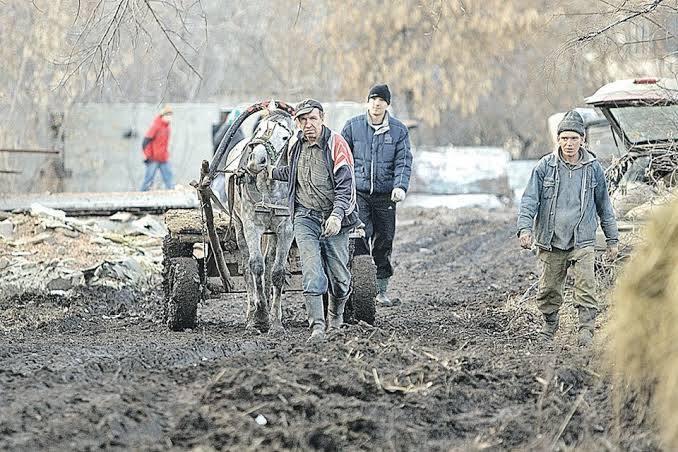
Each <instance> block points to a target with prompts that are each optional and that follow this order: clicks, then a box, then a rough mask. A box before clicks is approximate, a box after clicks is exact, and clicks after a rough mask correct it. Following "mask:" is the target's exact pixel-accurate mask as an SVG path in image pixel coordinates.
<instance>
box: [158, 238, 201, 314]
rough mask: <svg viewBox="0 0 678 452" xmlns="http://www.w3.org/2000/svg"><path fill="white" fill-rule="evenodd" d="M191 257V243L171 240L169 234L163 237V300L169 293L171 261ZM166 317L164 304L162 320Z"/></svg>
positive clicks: (165, 305)
mask: <svg viewBox="0 0 678 452" xmlns="http://www.w3.org/2000/svg"><path fill="white" fill-rule="evenodd" d="M191 256H193V244H192V243H182V242H180V241H178V240H177V239H173V238H172V236H171V235H170V234H167V235H166V236H165V238H164V239H163V241H162V291H163V294H164V296H165V300H167V299H168V297H169V293H170V267H171V262H172V259H174V258H176V257H191ZM167 316H168V312H167V303H165V304H164V305H163V311H162V318H163V320H166V319H167Z"/></svg>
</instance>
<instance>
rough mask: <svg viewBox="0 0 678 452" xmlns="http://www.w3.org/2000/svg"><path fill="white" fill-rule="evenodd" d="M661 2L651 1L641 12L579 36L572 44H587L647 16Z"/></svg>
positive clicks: (657, 0)
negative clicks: (625, 24)
mask: <svg viewBox="0 0 678 452" xmlns="http://www.w3.org/2000/svg"><path fill="white" fill-rule="evenodd" d="M663 1H664V0H653V1H652V3H651V4H650V5H649V6H648V7H647V8H645V9H643V10H640V11H636V12H634V13H632V14H629V15H627V16H625V17H622V18H621V19H619V20H617V21H615V22H613V23H611V24H608V25H606V26H605V27H603V28H600V29H598V30H594V31H592V32H590V33H587V34H586V35H584V36H580V37H578V38H576V39H575V40H574V42H588V41H591V40H593V39H595V38H596V37H597V36H600V35H602V34H604V33H606V32H608V31H610V30H611V29H613V28H615V27H617V26H619V25H621V24H623V23H625V22H629V21H630V20H632V19H634V18H636V17H638V16H644V15H646V14H648V13H651V12H652V11H654V10H655V9H657V7H658V6H659V5H660V4H661V3H662V2H663Z"/></svg>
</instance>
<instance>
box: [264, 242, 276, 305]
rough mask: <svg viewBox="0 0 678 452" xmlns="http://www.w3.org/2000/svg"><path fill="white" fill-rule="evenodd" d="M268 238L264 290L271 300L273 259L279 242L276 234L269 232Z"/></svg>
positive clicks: (265, 254)
mask: <svg viewBox="0 0 678 452" xmlns="http://www.w3.org/2000/svg"><path fill="white" fill-rule="evenodd" d="M265 238H266V251H265V253H264V256H265V259H266V264H265V265H264V290H265V292H266V297H267V298H268V299H269V300H270V299H271V295H272V293H273V292H272V284H271V269H273V260H274V259H275V250H276V247H277V243H278V236H277V235H276V234H268V235H266V236H265Z"/></svg>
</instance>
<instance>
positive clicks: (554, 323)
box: [539, 312, 560, 341]
mask: <svg viewBox="0 0 678 452" xmlns="http://www.w3.org/2000/svg"><path fill="white" fill-rule="evenodd" d="M559 324H560V318H559V316H558V312H552V313H550V314H544V327H543V328H542V329H541V333H539V334H540V335H541V337H542V338H543V339H544V340H547V341H550V340H552V339H553V337H554V336H555V335H556V331H558V325H559Z"/></svg>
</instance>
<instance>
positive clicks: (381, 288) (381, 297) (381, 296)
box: [376, 278, 400, 308]
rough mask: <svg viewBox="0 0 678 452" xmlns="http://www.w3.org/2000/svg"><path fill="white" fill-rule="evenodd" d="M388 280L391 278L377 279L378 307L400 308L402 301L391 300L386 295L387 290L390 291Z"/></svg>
mask: <svg viewBox="0 0 678 452" xmlns="http://www.w3.org/2000/svg"><path fill="white" fill-rule="evenodd" d="M388 280H389V278H377V297H376V301H377V306H381V307H384V308H388V307H391V306H398V305H399V304H400V300H398V299H394V300H391V299H390V298H388V296H387V295H386V290H387V289H388Z"/></svg>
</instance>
